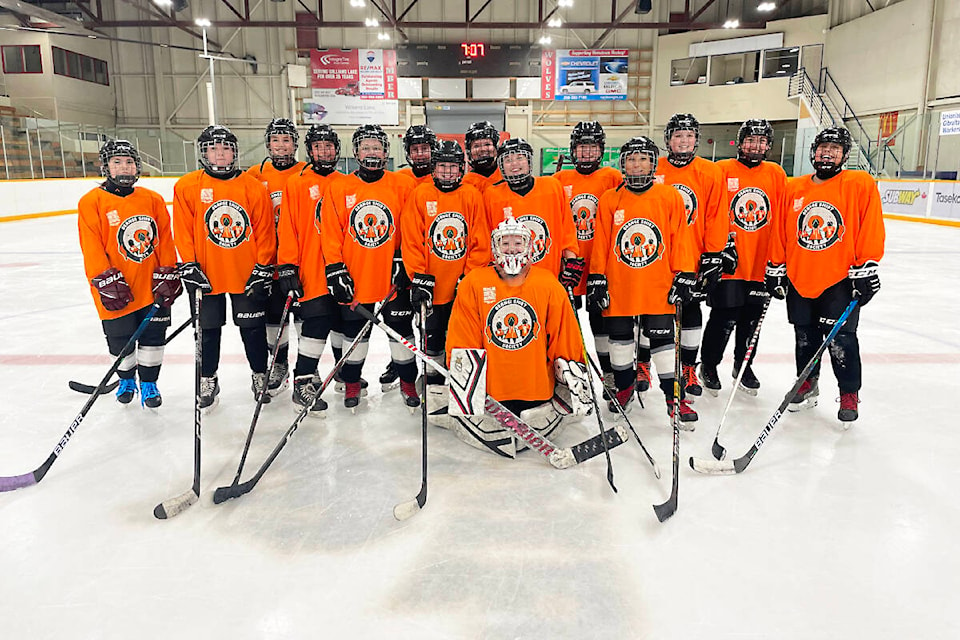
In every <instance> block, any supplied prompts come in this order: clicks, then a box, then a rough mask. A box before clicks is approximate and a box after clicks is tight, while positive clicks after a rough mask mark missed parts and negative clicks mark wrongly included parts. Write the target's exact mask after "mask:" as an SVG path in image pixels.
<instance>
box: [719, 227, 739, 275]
mask: <svg viewBox="0 0 960 640" xmlns="http://www.w3.org/2000/svg"><path fill="white" fill-rule="evenodd" d="M720 255H721V256H723V272H724V273H725V274H727V275H728V276H732V275H733V274H734V273H736V272H737V265H738V264H740V255H739V254H738V253H737V232H736V231H731V232H730V233H729V234H727V244H726V246H725V247H724V248H723V251H721V252H720Z"/></svg>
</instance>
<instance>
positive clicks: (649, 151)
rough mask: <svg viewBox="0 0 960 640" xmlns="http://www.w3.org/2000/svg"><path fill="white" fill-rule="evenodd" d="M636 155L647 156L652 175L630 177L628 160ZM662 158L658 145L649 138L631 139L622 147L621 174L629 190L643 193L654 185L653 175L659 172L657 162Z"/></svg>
mask: <svg viewBox="0 0 960 640" xmlns="http://www.w3.org/2000/svg"><path fill="white" fill-rule="evenodd" d="M635 153H639V154H643V155H646V156H647V157H649V158H650V162H651V167H650V173H645V174H637V175H630V174H628V173H627V171H626V168H625V167H626V161H627V158H629V157H630V156H632V155H633V154H635ZM659 158H660V149H658V148H657V143H655V142H654V141H653V140H651V139H650V138H648V137H647V136H638V137H636V138H630V139H629V140H627V141H626V142H625V143H624V145H623V146H622V147H620V172H621V173H622V174H623V182H624V184H626V185H627V188H628V189H632V190H634V191H642V190H644V189H646V188H648V187H649V186H650V185H652V184H653V174H654V173H655V172H656V170H657V160H659Z"/></svg>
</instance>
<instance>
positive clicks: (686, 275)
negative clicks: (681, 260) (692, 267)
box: [667, 271, 697, 304]
mask: <svg viewBox="0 0 960 640" xmlns="http://www.w3.org/2000/svg"><path fill="white" fill-rule="evenodd" d="M696 284H697V277H696V276H695V275H694V274H692V273H690V272H689V271H681V272H680V273H678V274H676V275H675V276H673V286H671V287H670V292H669V293H668V294H667V302H669V303H670V304H676V303H678V302H679V303H681V304H686V303H688V302H690V301H691V300H693V289H694V287H695V286H696Z"/></svg>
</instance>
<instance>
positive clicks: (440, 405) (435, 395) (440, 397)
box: [427, 384, 453, 429]
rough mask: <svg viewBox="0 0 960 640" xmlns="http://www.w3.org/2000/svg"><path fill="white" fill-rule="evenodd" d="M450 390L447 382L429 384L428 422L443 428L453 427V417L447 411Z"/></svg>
mask: <svg viewBox="0 0 960 640" xmlns="http://www.w3.org/2000/svg"><path fill="white" fill-rule="evenodd" d="M449 403H450V390H449V389H448V388H447V385H445V384H428V385H427V422H429V423H430V424H432V425H433V426H435V427H440V428H441V429H451V428H452V427H453V424H452V423H453V419H452V418H451V417H450V414H449V413H448V412H447V405H448V404H449Z"/></svg>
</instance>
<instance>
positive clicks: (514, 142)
mask: <svg viewBox="0 0 960 640" xmlns="http://www.w3.org/2000/svg"><path fill="white" fill-rule="evenodd" d="M515 153H519V154H521V155H524V156H526V158H527V167H528V168H527V172H526V173H518V174H515V175H512V176H508V175H507V174H506V173H505V172H504V171H503V161H504V160H505V159H506V157H507V156H509V155H513V154H515ZM497 167H498V168H499V169H500V173H501V174H502V175H503V179H504V180H506V181H507V183H508V184H522V183H524V182H526V181H527V178H529V177H530V176H532V175H533V147H532V146H530V143H529V142H527V141H526V140H524V139H523V138H510V139H509V140H504V141H503V142H501V143H500V146H499V147H497Z"/></svg>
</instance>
